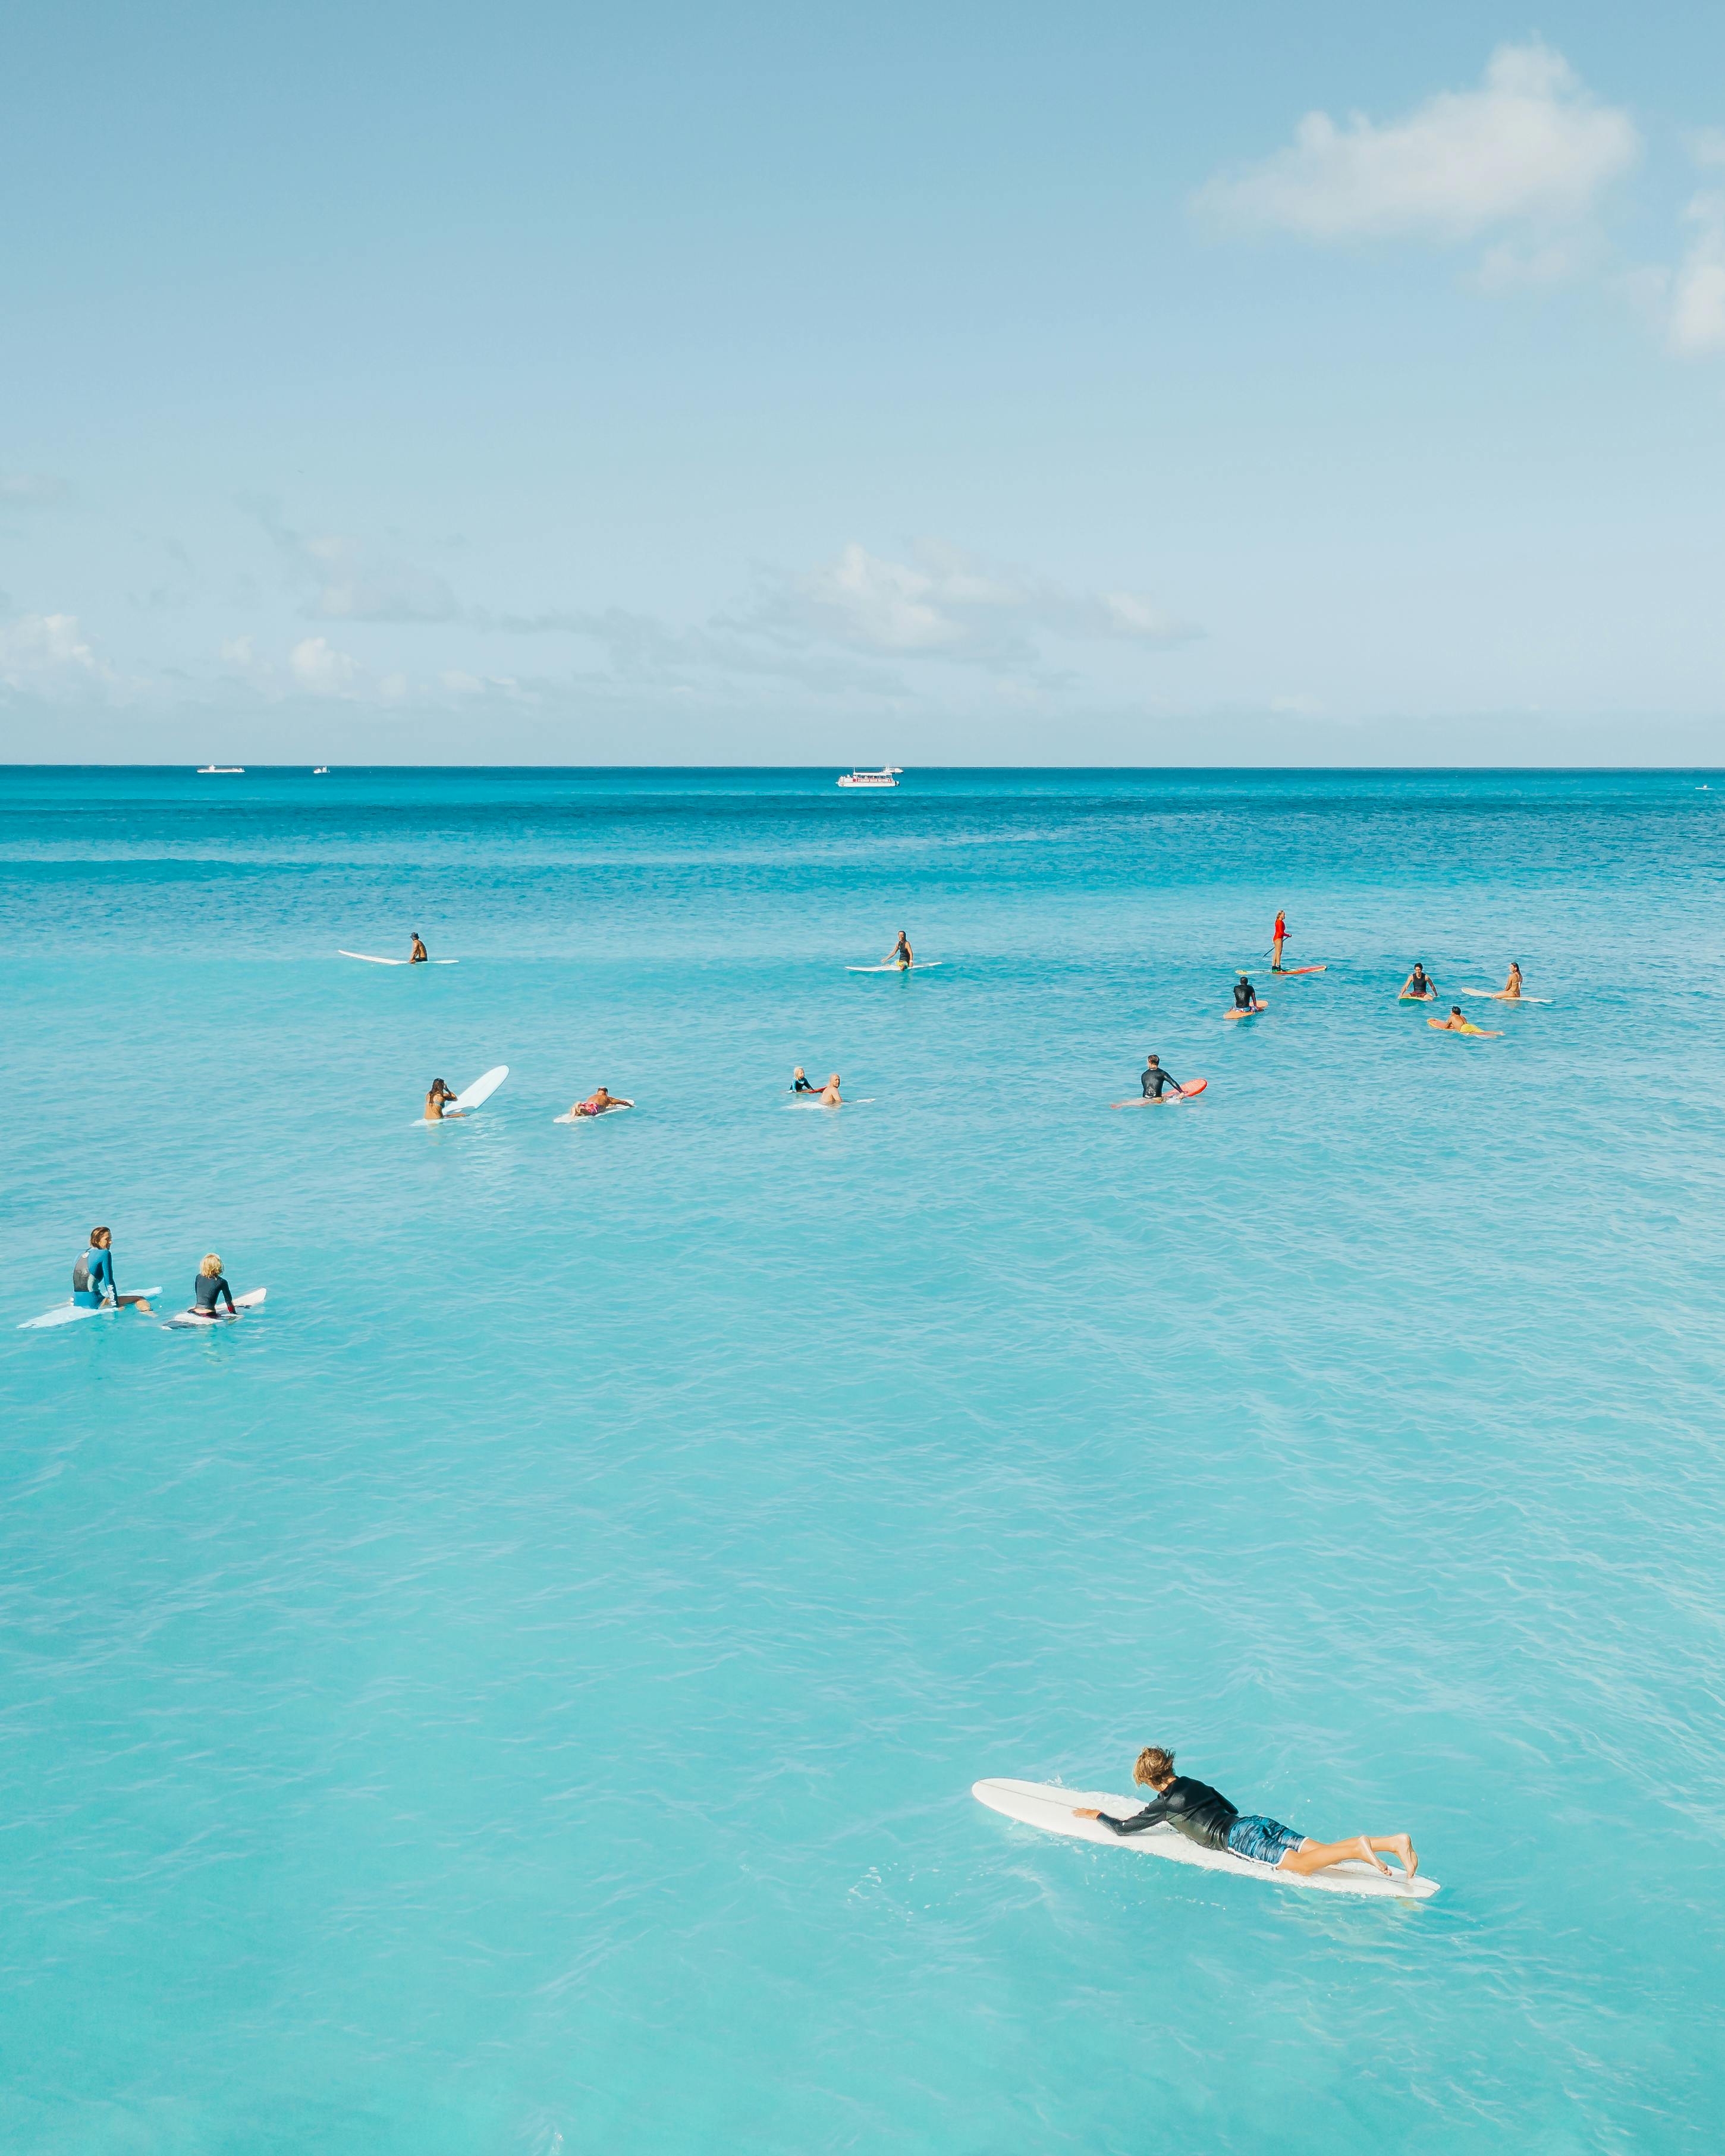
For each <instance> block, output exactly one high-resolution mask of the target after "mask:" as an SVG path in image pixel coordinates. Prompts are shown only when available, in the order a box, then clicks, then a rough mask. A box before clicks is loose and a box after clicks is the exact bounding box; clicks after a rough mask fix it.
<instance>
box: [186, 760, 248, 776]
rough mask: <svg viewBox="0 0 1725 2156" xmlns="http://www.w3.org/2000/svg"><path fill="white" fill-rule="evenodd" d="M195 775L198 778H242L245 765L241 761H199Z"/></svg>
mask: <svg viewBox="0 0 1725 2156" xmlns="http://www.w3.org/2000/svg"><path fill="white" fill-rule="evenodd" d="M197 776H198V778H244V776H245V766H244V764H243V763H200V764H199V765H198V771H197Z"/></svg>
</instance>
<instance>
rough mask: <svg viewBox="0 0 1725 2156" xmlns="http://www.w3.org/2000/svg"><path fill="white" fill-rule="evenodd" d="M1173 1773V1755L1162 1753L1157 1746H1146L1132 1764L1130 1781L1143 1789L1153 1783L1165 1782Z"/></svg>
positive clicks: (1161, 1749) (1160, 1748)
mask: <svg viewBox="0 0 1725 2156" xmlns="http://www.w3.org/2000/svg"><path fill="white" fill-rule="evenodd" d="M1173 1771H1174V1755H1173V1753H1172V1752H1164V1751H1163V1748H1162V1747H1161V1746H1160V1745H1159V1744H1147V1745H1146V1746H1145V1747H1144V1748H1143V1750H1142V1752H1141V1753H1139V1754H1138V1756H1137V1758H1136V1759H1134V1760H1133V1762H1132V1779H1133V1780H1134V1781H1135V1782H1137V1783H1138V1784H1140V1785H1141V1786H1142V1787H1143V1788H1145V1789H1148V1788H1149V1787H1150V1786H1151V1784H1153V1783H1156V1782H1165V1781H1166V1780H1167V1779H1168V1776H1169V1775H1170V1774H1173Z"/></svg>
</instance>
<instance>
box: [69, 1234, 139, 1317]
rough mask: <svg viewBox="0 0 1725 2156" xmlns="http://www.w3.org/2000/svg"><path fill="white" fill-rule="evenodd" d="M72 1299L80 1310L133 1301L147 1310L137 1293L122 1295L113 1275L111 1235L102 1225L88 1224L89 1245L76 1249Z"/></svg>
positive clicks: (117, 1305)
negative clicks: (86, 1247)
mask: <svg viewBox="0 0 1725 2156" xmlns="http://www.w3.org/2000/svg"><path fill="white" fill-rule="evenodd" d="M72 1300H73V1301H74V1303H75V1304H76V1305H77V1306H78V1308H79V1309H80V1310H100V1308H101V1306H102V1305H103V1304H104V1303H105V1302H111V1303H112V1304H113V1305H114V1306H115V1307H116V1309H119V1308H121V1307H122V1306H125V1305H126V1304H128V1303H131V1304H135V1305H136V1307H137V1308H138V1309H140V1310H148V1308H149V1307H150V1306H149V1304H148V1303H147V1302H146V1301H145V1300H144V1298H143V1297H142V1296H141V1295H122V1294H121V1292H120V1288H119V1285H118V1283H117V1282H116V1280H115V1278H114V1238H113V1236H112V1235H111V1234H110V1232H109V1230H108V1229H105V1228H92V1229H90V1248H89V1249H88V1250H80V1252H79V1253H78V1256H77V1260H76V1261H75V1262H74V1265H73V1267H72Z"/></svg>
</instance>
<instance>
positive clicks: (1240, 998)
mask: <svg viewBox="0 0 1725 2156" xmlns="http://www.w3.org/2000/svg"><path fill="white" fill-rule="evenodd" d="M1234 1008H1235V1010H1257V1009H1260V1008H1261V1006H1260V1004H1259V1002H1258V991H1257V990H1256V989H1255V988H1254V987H1253V986H1252V983H1251V977H1250V974H1247V973H1242V974H1241V975H1240V978H1239V979H1238V980H1237V981H1236V982H1235V983H1234Z"/></svg>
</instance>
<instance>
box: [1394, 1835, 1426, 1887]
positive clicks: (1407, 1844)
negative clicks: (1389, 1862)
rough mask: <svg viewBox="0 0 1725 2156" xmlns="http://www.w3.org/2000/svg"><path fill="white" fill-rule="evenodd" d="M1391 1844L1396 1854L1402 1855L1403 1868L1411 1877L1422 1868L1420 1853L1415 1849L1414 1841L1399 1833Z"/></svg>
mask: <svg viewBox="0 0 1725 2156" xmlns="http://www.w3.org/2000/svg"><path fill="white" fill-rule="evenodd" d="M1390 1846H1391V1847H1392V1848H1393V1849H1394V1851H1395V1853H1396V1855H1397V1856H1399V1857H1400V1859H1401V1861H1402V1869H1403V1871H1405V1872H1406V1873H1407V1875H1408V1876H1409V1878H1410V1879H1411V1878H1412V1877H1413V1876H1414V1873H1415V1872H1416V1871H1418V1870H1419V1869H1420V1858H1419V1855H1418V1853H1417V1852H1416V1851H1415V1850H1414V1845H1413V1843H1412V1842H1411V1841H1409V1839H1408V1837H1407V1836H1406V1835H1404V1834H1399V1835H1395V1836H1394V1840H1392V1842H1391V1844H1390Z"/></svg>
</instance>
